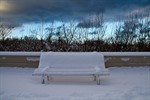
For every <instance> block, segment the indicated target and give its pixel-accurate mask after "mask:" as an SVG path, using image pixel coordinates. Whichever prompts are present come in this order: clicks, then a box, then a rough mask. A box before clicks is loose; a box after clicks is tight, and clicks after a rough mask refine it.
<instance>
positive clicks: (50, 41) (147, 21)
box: [0, 13, 150, 52]
mask: <svg viewBox="0 0 150 100" xmlns="http://www.w3.org/2000/svg"><path fill="white" fill-rule="evenodd" d="M41 23H42V24H41V27H39V29H41V30H40V31H38V30H37V29H32V30H30V32H31V34H32V36H25V37H22V38H7V35H9V34H10V32H11V30H12V29H14V28H15V27H12V26H10V25H7V26H5V25H3V24H0V51H65V52H66V51H67V52H69V51H76V52H81V51H82V52H84V51H102V52H118V51H120V52H129V51H130V52H136V51H150V18H149V17H145V18H143V17H142V16H139V15H135V14H134V15H130V17H129V18H128V19H126V20H124V21H122V22H121V23H119V24H118V25H116V27H115V30H114V31H113V34H112V36H109V37H106V35H107V33H106V32H107V31H106V30H107V26H106V25H105V22H104V19H103V15H102V14H99V13H98V14H97V15H96V16H95V20H94V21H93V20H92V21H91V20H90V19H89V20H87V21H83V22H81V23H76V22H74V21H70V22H69V23H67V24H66V23H62V25H60V26H59V27H53V26H54V24H53V23H51V24H50V25H49V26H48V27H46V28H43V24H44V23H43V22H41ZM37 36H38V37H39V38H37Z"/></svg>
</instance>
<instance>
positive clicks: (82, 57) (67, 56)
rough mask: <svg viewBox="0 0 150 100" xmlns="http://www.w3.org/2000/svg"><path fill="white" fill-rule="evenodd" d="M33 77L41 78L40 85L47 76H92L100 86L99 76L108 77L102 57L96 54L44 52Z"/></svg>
mask: <svg viewBox="0 0 150 100" xmlns="http://www.w3.org/2000/svg"><path fill="white" fill-rule="evenodd" d="M33 75H39V76H42V83H43V84H44V83H45V81H46V79H47V80H49V76H58V75H59V76H62V75H64V76H68V75H69V76H71V75H72V76H74V75H75V76H90V75H92V76H94V80H95V81H97V84H98V85H99V84H100V76H105V75H109V73H108V69H106V68H105V64H104V56H103V55H102V54H101V53H97V52H45V53H42V54H41V56H40V62H39V66H38V68H36V69H35V70H34V73H33Z"/></svg>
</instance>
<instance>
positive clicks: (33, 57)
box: [0, 52, 150, 67]
mask: <svg viewBox="0 0 150 100" xmlns="http://www.w3.org/2000/svg"><path fill="white" fill-rule="evenodd" d="M41 53H43V52H0V67H1V66H14V67H38V65H39V58H40V55H41ZM51 53H52V52H51ZM80 53H82V52H80ZM93 53H94V52H93ZM99 53H102V54H103V55H104V57H105V64H106V67H113V66H150V52H99Z"/></svg>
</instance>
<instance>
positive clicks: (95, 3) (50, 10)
mask: <svg viewBox="0 0 150 100" xmlns="http://www.w3.org/2000/svg"><path fill="white" fill-rule="evenodd" d="M137 12H138V14H141V15H143V17H145V16H149V13H148V12H150V0H0V23H2V24H6V25H8V24H9V25H12V26H15V27H16V28H15V29H14V30H13V31H12V34H11V35H10V37H20V36H25V35H33V34H29V33H30V30H31V29H32V28H35V29H37V27H38V26H39V25H40V23H41V21H43V22H44V23H45V24H46V23H51V22H53V21H55V25H56V26H57V25H59V23H60V22H61V21H63V22H64V23H67V22H69V21H71V20H75V21H76V22H78V24H80V23H81V22H82V24H86V23H84V21H85V22H86V20H87V18H89V16H94V15H95V14H97V13H101V14H103V15H104V21H105V23H106V24H107V33H108V35H107V36H109V34H110V33H111V30H112V29H113V28H114V27H115V23H117V22H120V21H123V20H125V19H126V18H127V16H128V15H129V14H134V13H137Z"/></svg>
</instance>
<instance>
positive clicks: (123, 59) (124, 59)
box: [121, 58, 130, 62]
mask: <svg viewBox="0 0 150 100" xmlns="http://www.w3.org/2000/svg"><path fill="white" fill-rule="evenodd" d="M121 60H122V61H124V62H127V61H129V60H130V58H121Z"/></svg>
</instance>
